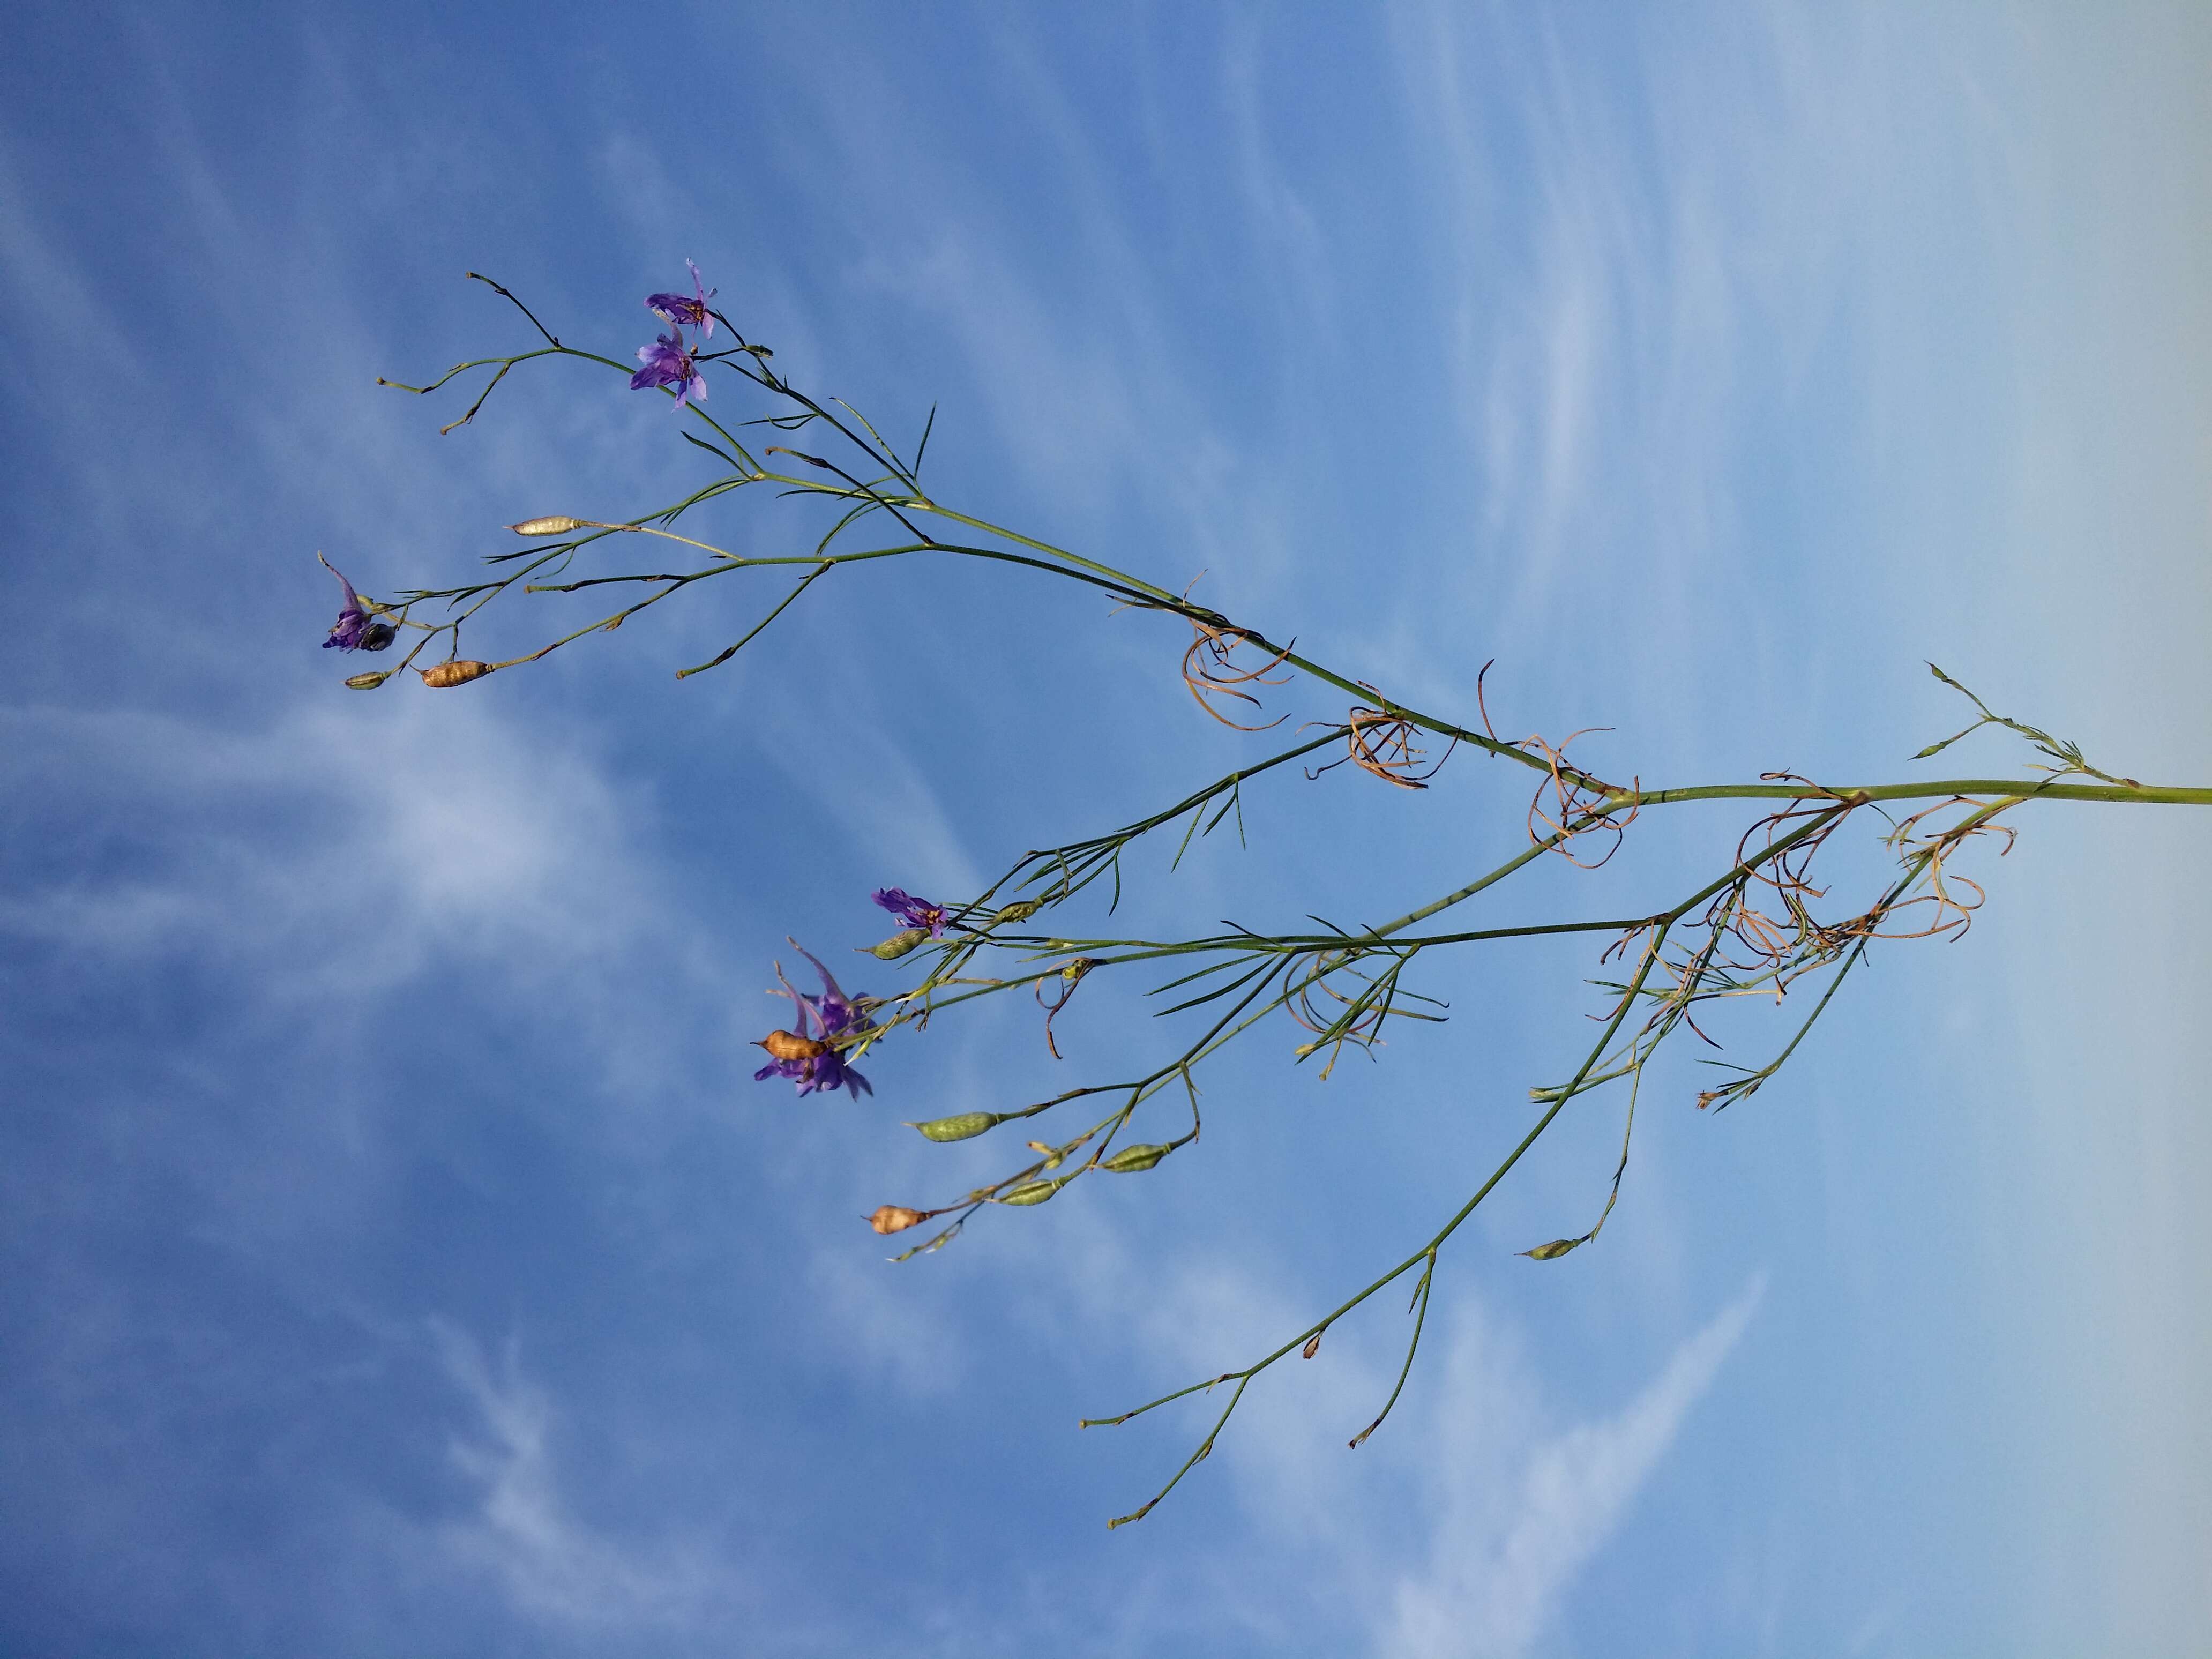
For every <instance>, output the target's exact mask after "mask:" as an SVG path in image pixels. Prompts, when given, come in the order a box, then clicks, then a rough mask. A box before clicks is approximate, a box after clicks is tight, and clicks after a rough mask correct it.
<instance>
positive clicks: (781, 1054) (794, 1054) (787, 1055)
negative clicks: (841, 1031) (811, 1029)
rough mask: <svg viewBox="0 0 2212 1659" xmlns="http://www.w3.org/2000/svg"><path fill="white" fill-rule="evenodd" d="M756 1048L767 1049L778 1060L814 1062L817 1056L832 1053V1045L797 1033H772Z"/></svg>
mask: <svg viewBox="0 0 2212 1659" xmlns="http://www.w3.org/2000/svg"><path fill="white" fill-rule="evenodd" d="M753 1047H755V1048H765V1049H767V1050H768V1051H769V1055H770V1056H771V1057H772V1058H774V1059H776V1060H812V1059H814V1058H815V1057H816V1056H817V1054H828V1053H829V1044H828V1043H826V1042H823V1041H821V1040H820V1039H819V1038H818V1037H805V1036H799V1033H798V1032H796V1031H770V1032H769V1034H768V1035H767V1036H764V1037H763V1038H762V1039H761V1040H760V1041H759V1042H757V1043H755V1044H754V1045H753Z"/></svg>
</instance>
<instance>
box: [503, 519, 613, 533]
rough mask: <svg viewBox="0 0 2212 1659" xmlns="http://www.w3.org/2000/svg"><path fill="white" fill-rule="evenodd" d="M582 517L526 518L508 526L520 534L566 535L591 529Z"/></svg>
mask: <svg viewBox="0 0 2212 1659" xmlns="http://www.w3.org/2000/svg"><path fill="white" fill-rule="evenodd" d="M591 527H592V526H590V525H588V524H586V523H585V522H584V521H583V520H581V519H525V520H523V521H522V522H521V523H520V524H511V525H509V526H507V528H508V529H509V530H512V531H513V532H514V533H515V534H516V535H518V536H565V535H567V534H568V532H570V531H572V530H589V529H590V528H591Z"/></svg>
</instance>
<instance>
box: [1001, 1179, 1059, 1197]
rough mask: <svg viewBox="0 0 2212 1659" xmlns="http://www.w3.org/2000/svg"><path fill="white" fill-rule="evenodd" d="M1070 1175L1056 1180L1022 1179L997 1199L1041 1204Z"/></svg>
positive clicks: (1057, 1189)
mask: <svg viewBox="0 0 2212 1659" xmlns="http://www.w3.org/2000/svg"><path fill="white" fill-rule="evenodd" d="M1069 1179H1071V1177H1069V1176H1061V1177H1060V1180H1058V1181H1024V1182H1022V1184H1021V1185H1020V1186H1018V1187H1017V1188H1014V1190H1013V1191H1012V1192H1011V1193H1008V1194H1006V1196H1005V1197H1004V1198H1002V1199H1000V1200H999V1202H1000V1203H1001V1204H1042V1203H1043V1202H1044V1201H1045V1200H1047V1199H1048V1198H1050V1197H1051V1196H1052V1195H1053V1194H1054V1193H1056V1192H1058V1191H1059V1190H1060V1188H1061V1186H1062V1185H1063V1184H1064V1183H1065V1182H1067V1181H1068V1180H1069Z"/></svg>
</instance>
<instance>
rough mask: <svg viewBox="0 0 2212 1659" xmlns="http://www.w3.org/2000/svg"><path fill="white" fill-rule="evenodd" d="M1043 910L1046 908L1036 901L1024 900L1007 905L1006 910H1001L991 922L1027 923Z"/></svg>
mask: <svg viewBox="0 0 2212 1659" xmlns="http://www.w3.org/2000/svg"><path fill="white" fill-rule="evenodd" d="M1043 908H1044V906H1043V905H1042V903H1041V902H1038V901H1037V900H1036V899H1023V900H1021V901H1019V902H1018V903H1014V904H1009V905H1007V906H1006V908H1004V909H1003V910H1000V912H999V914H998V915H995V916H993V917H992V918H991V920H992V921H994V922H1000V921H1028V920H1029V919H1030V917H1031V916H1033V915H1036V913H1037V912H1038V911H1040V910H1042V909H1043Z"/></svg>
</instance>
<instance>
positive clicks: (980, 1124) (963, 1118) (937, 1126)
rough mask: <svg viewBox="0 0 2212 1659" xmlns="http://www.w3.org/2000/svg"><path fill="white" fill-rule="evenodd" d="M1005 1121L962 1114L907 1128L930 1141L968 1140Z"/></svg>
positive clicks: (980, 1114)
mask: <svg viewBox="0 0 2212 1659" xmlns="http://www.w3.org/2000/svg"><path fill="white" fill-rule="evenodd" d="M1004 1121H1006V1117H1005V1115H1004V1114H1003V1113H1000V1112H962V1113H960V1114H959V1115H957V1116H955V1117H940V1118H934V1119H932V1120H931V1121H929V1122H927V1123H909V1124H908V1125H907V1127H908V1128H909V1129H919V1130H921V1133H922V1135H923V1137H924V1138H925V1139H930V1140H967V1139H971V1138H973V1137H974V1136H976V1135H980V1134H981V1133H983V1131H984V1130H986V1129H988V1128H990V1127H994V1125H996V1124H1000V1123H1003V1122H1004ZM1031 1201H1032V1202H1034V1201H1035V1200H1031Z"/></svg>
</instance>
